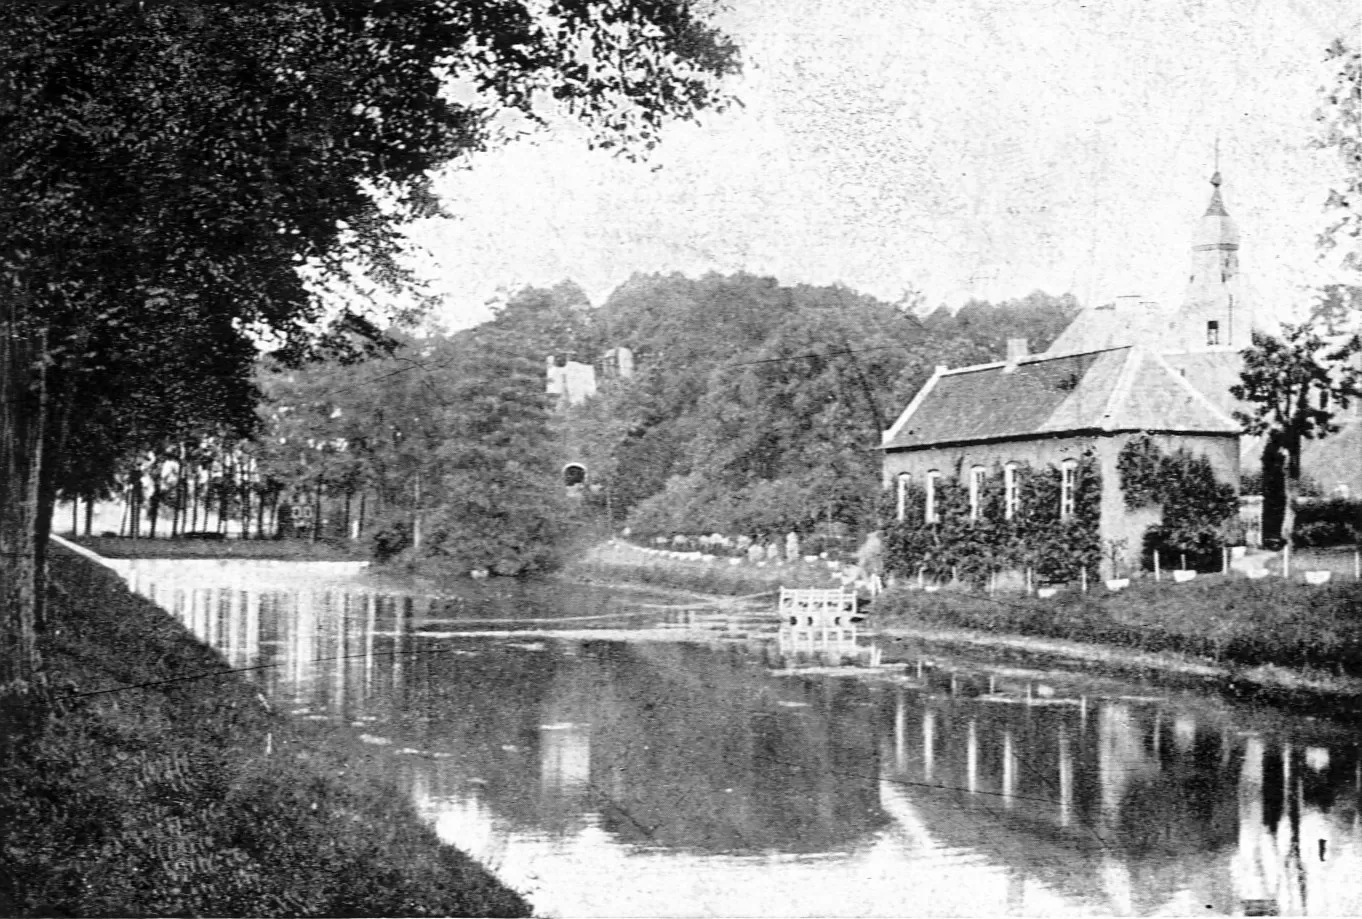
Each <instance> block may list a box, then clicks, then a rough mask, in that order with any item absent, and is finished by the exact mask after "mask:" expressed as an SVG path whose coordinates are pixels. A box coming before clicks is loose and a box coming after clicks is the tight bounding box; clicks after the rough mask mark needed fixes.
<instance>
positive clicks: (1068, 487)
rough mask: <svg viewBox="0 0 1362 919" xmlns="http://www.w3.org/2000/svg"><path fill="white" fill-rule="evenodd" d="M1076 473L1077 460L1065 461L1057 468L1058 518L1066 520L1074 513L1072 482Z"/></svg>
mask: <svg viewBox="0 0 1362 919" xmlns="http://www.w3.org/2000/svg"><path fill="white" fill-rule="evenodd" d="M1077 473H1078V461H1077V460H1071V459H1070V460H1065V461H1064V462H1063V463H1061V464H1060V467H1059V516H1060V519H1062V520H1067V519H1069V518H1070V517H1072V516H1073V513H1074V480H1075V478H1076V477H1077Z"/></svg>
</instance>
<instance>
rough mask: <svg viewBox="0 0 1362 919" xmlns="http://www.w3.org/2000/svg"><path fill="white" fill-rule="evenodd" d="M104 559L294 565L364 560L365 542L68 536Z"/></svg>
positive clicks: (365, 555) (365, 558)
mask: <svg viewBox="0 0 1362 919" xmlns="http://www.w3.org/2000/svg"><path fill="white" fill-rule="evenodd" d="M67 538H68V539H71V541H72V542H75V543H78V544H80V545H82V546H84V547H85V548H87V549H90V550H91V551H93V552H97V553H98V554H100V555H102V556H104V557H105V558H255V559H279V560H281V561H293V562H329V561H364V560H367V559H368V558H369V554H368V547H367V546H366V544H364V543H358V542H349V541H346V540H317V541H315V542H314V541H312V540H310V539H183V538H175V539H130V538H127V537H122V536H80V537H69V536H68V537H67Z"/></svg>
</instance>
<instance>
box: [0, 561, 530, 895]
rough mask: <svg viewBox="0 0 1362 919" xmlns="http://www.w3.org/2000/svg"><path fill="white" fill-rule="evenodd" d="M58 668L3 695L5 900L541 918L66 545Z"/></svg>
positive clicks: (0, 873)
mask: <svg viewBox="0 0 1362 919" xmlns="http://www.w3.org/2000/svg"><path fill="white" fill-rule="evenodd" d="M52 568H53V575H54V584H55V589H54V594H53V599H54V602H53V603H52V605H51V607H50V613H49V615H50V626H49V628H48V630H47V632H46V633H45V635H44V636H43V641H42V650H43V655H44V660H45V662H46V665H47V674H46V679H45V682H43V683H39V684H36V685H34V686H31V687H30V688H29V689H28V690H27V691H25V692H22V693H17V692H9V693H0V729H2V730H3V735H4V739H3V744H0V826H3V828H4V830H3V833H2V834H0V915H5V916H18V915H47V916H56V915H79V916H105V915H125V916H126V915H141V916H157V915H161V916H164V915H175V916H192V915H213V916H242V915H247V916H266V915H311V916H346V915H363V916H416V915H460V916H462V915H468V916H473V915H528V914H529V907H528V906H527V904H526V903H525V901H524V900H523V899H521V898H520V897H519V896H518V895H517V894H515V893H514V892H512V891H510V890H508V889H507V888H505V887H504V886H502V885H501V884H500V883H499V882H498V881H497V880H496V879H495V878H493V877H492V876H491V875H490V874H488V873H487V872H486V871H485V870H483V869H482V868H481V867H480V866H478V865H477V864H476V863H474V862H473V861H472V860H471V859H469V858H468V857H466V856H465V855H463V854H462V853H461V852H459V851H457V850H455V849H453V848H451V847H448V846H445V845H443V844H442V843H441V842H440V841H439V840H438V838H437V837H436V836H435V835H434V833H433V831H431V830H430V829H429V828H427V827H425V826H424V825H423V824H422V823H421V822H420V820H419V818H418V817H417V816H416V814H415V812H414V811H413V809H412V807H411V805H410V803H409V802H408V801H407V800H406V799H405V798H404V797H403V796H402V795H400V794H399V793H398V792H397V791H396V790H395V789H393V788H391V787H389V786H379V785H375V784H373V783H371V782H369V781H366V780H364V779H361V778H359V777H358V776H355V775H353V774H350V773H349V772H348V765H347V763H346V762H345V760H344V758H343V757H342V756H340V755H339V753H338V752H335V751H330V750H328V749H327V748H325V747H324V746H318V745H317V744H316V743H313V742H309V741H305V740H304V739H303V735H302V733H301V732H300V730H299V729H298V728H296V727H294V726H292V725H290V724H289V722H288V721H287V719H285V718H283V717H281V716H277V715H273V714H271V713H269V712H268V711H267V710H266V708H265V706H264V704H263V700H262V699H261V698H260V697H259V696H258V695H257V693H256V690H255V689H254V687H253V686H252V685H251V684H250V683H249V682H248V681H247V680H245V679H244V678H243V677H241V676H240V675H239V674H230V673H224V674H222V675H213V676H209V677H207V678H195V677H196V676H200V677H201V675H203V674H205V673H212V674H219V673H222V671H225V670H226V664H225V663H224V661H223V659H222V658H221V657H220V656H219V655H218V654H217V653H216V652H214V651H212V650H211V649H209V648H208V647H206V646H205V645H203V644H202V643H200V642H199V641H197V640H196V639H195V638H194V637H193V636H192V635H191V634H190V633H189V632H188V631H187V630H185V629H184V628H183V627H181V625H180V624H179V623H178V622H176V621H175V620H174V619H172V618H171V617H170V616H169V615H167V614H166V613H164V612H163V611H162V610H160V609H158V608H157V607H155V606H153V605H151V604H150V603H147V602H145V601H143V600H141V599H140V598H138V597H136V596H134V595H132V594H130V593H129V592H128V591H127V590H126V589H125V588H124V586H123V584H122V582H121V581H119V580H118V579H117V578H116V577H114V576H113V575H111V574H109V573H108V572H105V571H104V570H102V569H100V568H99V567H98V566H97V565H94V564H92V563H89V562H87V561H85V560H84V559H78V558H74V557H72V556H71V555H70V554H68V553H65V552H58V553H56V557H54V559H53V561H52Z"/></svg>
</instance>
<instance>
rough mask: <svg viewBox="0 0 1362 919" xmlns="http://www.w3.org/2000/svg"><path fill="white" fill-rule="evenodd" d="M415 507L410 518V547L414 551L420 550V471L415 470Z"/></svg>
mask: <svg viewBox="0 0 1362 919" xmlns="http://www.w3.org/2000/svg"><path fill="white" fill-rule="evenodd" d="M414 492H415V504H416V509H415V511H414V512H413V514H412V520H411V547H412V549H413V550H415V551H416V552H420V551H421V471H420V470H419V469H418V470H417V471H416V481H415V485H414Z"/></svg>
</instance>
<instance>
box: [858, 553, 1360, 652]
mask: <svg viewBox="0 0 1362 919" xmlns="http://www.w3.org/2000/svg"><path fill="white" fill-rule="evenodd" d="M874 616H875V624H876V625H877V626H882V627H883V626H893V625H895V624H904V625H925V626H944V627H950V628H965V629H980V630H985V631H989V632H997V633H1012V634H1019V635H1035V636H1043V637H1047V638H1062V639H1068V640H1072V641H1084V642H1094V643H1101V644H1110V645H1118V646H1121V647H1126V648H1132V649H1136V650H1141V651H1153V652H1161V651H1171V652H1176V653H1181V654H1191V655H1195V656H1197V657H1203V658H1208V659H1210V660H1214V661H1216V662H1219V663H1226V664H1240V665H1246V666H1258V665H1264V664H1273V665H1278V666H1283V667H1293V668H1300V669H1308V670H1318V671H1327V672H1329V673H1338V674H1348V675H1351V676H1362V583H1359V582H1357V581H1340V582H1335V583H1330V584H1326V585H1323V586H1320V587H1311V586H1308V585H1305V584H1301V583H1297V582H1288V581H1283V580H1281V579H1278V578H1264V579H1261V580H1247V579H1240V578H1231V579H1226V578H1224V577H1219V576H1209V577H1203V578H1198V579H1197V580H1195V581H1191V582H1188V583H1185V584H1173V583H1171V582H1164V583H1155V582H1153V581H1149V580H1145V581H1141V582H1137V583H1135V584H1133V585H1131V586H1130V587H1129V588H1127V589H1126V590H1123V591H1121V592H1119V593H1114V594H1108V593H1105V592H1103V593H1097V592H1093V593H1089V594H1083V593H1081V592H1078V591H1066V592H1064V593H1061V594H1059V595H1058V596H1055V597H1053V598H1050V599H1048V600H1039V599H1033V598H1029V597H1020V596H1004V595H1000V596H999V597H997V598H990V597H988V596H987V595H984V594H979V593H968V592H954V591H941V592H938V593H921V592H918V591H911V590H906V589H902V588H896V589H894V590H891V591H888V592H886V593H885V594H884V595H883V596H882V597H881V598H880V599H879V600H878V601H877V602H876V604H875V606H874Z"/></svg>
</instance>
